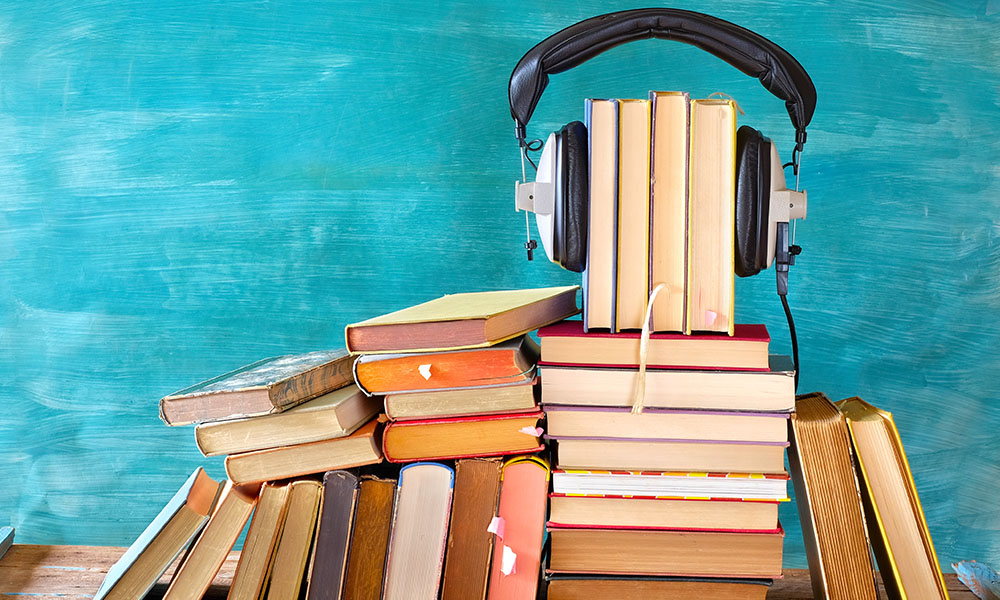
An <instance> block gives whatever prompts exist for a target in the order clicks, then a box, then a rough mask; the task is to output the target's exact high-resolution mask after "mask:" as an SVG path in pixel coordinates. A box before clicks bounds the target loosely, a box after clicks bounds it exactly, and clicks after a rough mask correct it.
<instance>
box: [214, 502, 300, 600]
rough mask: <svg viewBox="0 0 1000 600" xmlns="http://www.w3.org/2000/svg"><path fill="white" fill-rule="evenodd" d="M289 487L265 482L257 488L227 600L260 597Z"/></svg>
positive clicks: (276, 543)
mask: <svg viewBox="0 0 1000 600" xmlns="http://www.w3.org/2000/svg"><path fill="white" fill-rule="evenodd" d="M290 489H291V488H290V485H289V484H288V483H265V484H264V487H263V488H261V491H260V497H259V498H258V500H257V508H256V509H254V513H253V519H252V520H251V521H250V530H249V531H248V532H247V537H246V540H245V541H244V542H243V550H241V551H240V560H239V562H238V563H237V564H236V572H235V573H233V582H232V585H230V587H229V596H228V600H257V599H258V598H261V597H262V596H263V593H264V589H265V588H266V586H267V576H268V574H269V573H270V572H271V566H272V564H273V560H274V551H275V549H277V546H278V540H279V539H280V538H281V530H282V527H283V526H284V524H285V511H286V510H287V508H288V506H287V501H288V492H289V490H290Z"/></svg>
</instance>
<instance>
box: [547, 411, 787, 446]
mask: <svg viewBox="0 0 1000 600" xmlns="http://www.w3.org/2000/svg"><path fill="white" fill-rule="evenodd" d="M544 409H545V417H546V420H547V422H548V423H547V426H546V427H547V429H548V434H549V435H550V436H552V437H555V438H559V439H570V438H597V437H610V438H633V439H639V438H645V439H694V440H706V441H708V440H716V441H740V442H787V441H788V413H776V412H723V411H707V410H672V409H663V408H648V409H646V410H645V411H643V412H642V413H638V414H636V413H633V412H632V411H631V410H630V409H629V408H628V407H625V406H622V407H611V406H608V407H599V406H566V405H551V406H550V405H544Z"/></svg>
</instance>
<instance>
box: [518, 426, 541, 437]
mask: <svg viewBox="0 0 1000 600" xmlns="http://www.w3.org/2000/svg"><path fill="white" fill-rule="evenodd" d="M518 431H520V432H521V433H526V434H528V435H533V436H535V437H539V436H541V435H542V434H543V433H545V430H544V429H542V428H541V427H522V428H520V429H518Z"/></svg>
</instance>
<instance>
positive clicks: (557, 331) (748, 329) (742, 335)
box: [538, 321, 771, 342]
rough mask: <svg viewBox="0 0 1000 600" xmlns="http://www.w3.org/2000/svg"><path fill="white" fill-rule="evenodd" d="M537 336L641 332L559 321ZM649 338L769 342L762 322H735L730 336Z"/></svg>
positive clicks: (654, 335) (615, 335) (631, 334)
mask: <svg viewBox="0 0 1000 600" xmlns="http://www.w3.org/2000/svg"><path fill="white" fill-rule="evenodd" d="M538 336H539V337H546V336H559V337H589V338H634V339H639V337H640V336H641V333H640V332H638V331H623V332H619V333H610V332H605V331H594V330H591V331H589V332H587V333H584V331H583V321H560V322H558V323H555V324H553V325H547V326H545V327H542V328H541V329H539V330H538ZM649 339H651V340H692V339H712V340H717V341H719V342H726V341H747V342H770V341H771V335H770V334H769V333H768V332H767V327H766V326H765V325H764V324H763V323H756V324H748V323H737V324H736V325H735V326H734V333H733V335H732V336H730V335H726V334H725V333H710V332H705V333H693V334H690V335H685V334H683V333H651V334H650V335H649Z"/></svg>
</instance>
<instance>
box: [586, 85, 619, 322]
mask: <svg viewBox="0 0 1000 600" xmlns="http://www.w3.org/2000/svg"><path fill="white" fill-rule="evenodd" d="M620 107H621V101H620V100H614V99H608V100H598V99H587V100H586V102H585V107H584V108H585V112H586V117H585V121H586V126H587V145H588V147H587V149H588V161H587V165H588V169H589V170H590V173H589V174H590V198H589V199H590V202H588V204H587V210H588V211H589V213H588V219H587V228H588V230H587V268H586V270H585V271H584V272H583V322H584V327H585V328H588V329H589V328H599V329H600V328H603V329H608V330H610V331H615V330H616V327H615V313H616V312H617V309H616V289H615V285H616V282H617V280H618V116H619V112H620Z"/></svg>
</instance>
